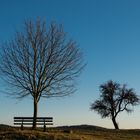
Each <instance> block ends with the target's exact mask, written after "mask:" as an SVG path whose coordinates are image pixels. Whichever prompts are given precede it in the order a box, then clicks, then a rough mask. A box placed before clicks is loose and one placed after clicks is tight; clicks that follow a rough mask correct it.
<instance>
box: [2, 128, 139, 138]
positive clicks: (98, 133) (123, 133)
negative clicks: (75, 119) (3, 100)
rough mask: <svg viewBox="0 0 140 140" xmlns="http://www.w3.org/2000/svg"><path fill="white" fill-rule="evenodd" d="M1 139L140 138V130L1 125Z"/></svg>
mask: <svg viewBox="0 0 140 140" xmlns="http://www.w3.org/2000/svg"><path fill="white" fill-rule="evenodd" d="M0 140H140V130H117V131H116V130H110V129H103V128H98V127H97V128H95V127H91V126H90V127H88V126H87V127H82V126H77V127H61V128H49V129H48V131H47V132H42V130H41V129H39V130H36V131H32V130H29V129H26V130H23V131H21V130H20V129H17V128H12V127H3V128H1V127H0Z"/></svg>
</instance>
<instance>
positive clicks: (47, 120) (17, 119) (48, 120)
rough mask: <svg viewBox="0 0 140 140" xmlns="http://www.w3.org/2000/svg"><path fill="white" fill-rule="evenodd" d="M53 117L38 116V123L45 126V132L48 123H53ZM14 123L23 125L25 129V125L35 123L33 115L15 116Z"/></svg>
mask: <svg viewBox="0 0 140 140" xmlns="http://www.w3.org/2000/svg"><path fill="white" fill-rule="evenodd" d="M52 122H53V118H52V117H37V119H36V125H40V126H44V132H45V131H46V125H53V123H52ZM14 125H17V126H19V125H20V126H21V130H23V128H24V126H25V125H26V126H30V125H33V117H14Z"/></svg>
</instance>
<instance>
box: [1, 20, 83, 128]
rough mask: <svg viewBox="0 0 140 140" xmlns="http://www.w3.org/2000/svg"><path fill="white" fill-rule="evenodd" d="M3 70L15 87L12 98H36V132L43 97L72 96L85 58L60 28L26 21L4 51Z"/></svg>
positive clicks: (34, 99) (2, 56)
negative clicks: (22, 28) (21, 29)
mask: <svg viewBox="0 0 140 140" xmlns="http://www.w3.org/2000/svg"><path fill="white" fill-rule="evenodd" d="M1 49H2V50H1V52H2V53H1V64H0V70H1V74H2V75H3V77H4V78H5V79H6V81H7V82H8V83H9V84H11V85H12V87H13V90H12V94H11V95H13V96H15V97H17V98H24V97H27V96H30V95H31V96H32V97H33V105H34V113H33V117H34V121H33V129H35V128H36V117H37V112H38V102H39V100H40V98H41V97H44V98H49V97H60V96H66V95H69V94H71V93H73V92H74V91H75V89H76V87H75V82H74V81H75V78H76V77H77V76H78V75H79V74H80V72H81V70H82V68H83V64H82V63H83V62H82V54H81V51H80V50H79V48H78V47H77V44H76V42H75V41H73V40H70V39H67V37H66V34H65V32H64V30H63V27H62V26H61V25H57V24H56V23H51V24H50V25H49V26H46V23H45V22H44V21H41V20H37V21H35V22H33V21H31V20H28V21H25V24H24V30H23V31H22V32H16V35H15V37H14V39H12V40H10V41H8V42H7V43H5V44H4V45H3V46H2V47H1Z"/></svg>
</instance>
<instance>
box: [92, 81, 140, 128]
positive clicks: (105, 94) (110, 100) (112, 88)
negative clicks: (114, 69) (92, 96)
mask: <svg viewBox="0 0 140 140" xmlns="http://www.w3.org/2000/svg"><path fill="white" fill-rule="evenodd" d="M100 92H101V95H100V99H99V100H96V101H95V102H94V103H93V104H91V107H90V109H91V110H95V111H96V112H98V113H99V114H100V115H101V117H102V118H106V117H110V118H111V119H112V122H113V124H114V127H115V129H119V126H118V124H117V122H116V117H117V115H118V114H119V113H120V112H122V111H126V112H128V113H130V112H132V111H133V110H132V109H131V108H130V106H135V105H137V104H138V103H139V98H138V96H137V95H136V93H135V92H134V90H133V89H127V88H126V85H123V86H120V84H118V83H115V82H113V81H108V82H107V83H105V84H103V85H101V86H100Z"/></svg>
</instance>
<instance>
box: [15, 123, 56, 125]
mask: <svg viewBox="0 0 140 140" xmlns="http://www.w3.org/2000/svg"><path fill="white" fill-rule="evenodd" d="M32 124H33V123H23V125H32ZM14 125H21V123H14ZM36 125H44V123H36ZM45 125H53V123H45Z"/></svg>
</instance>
